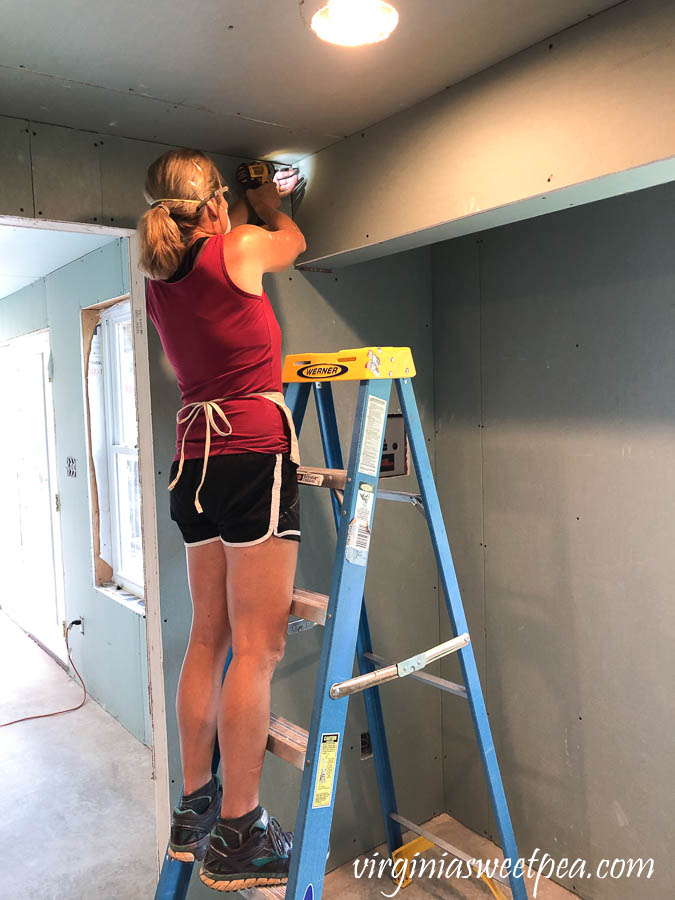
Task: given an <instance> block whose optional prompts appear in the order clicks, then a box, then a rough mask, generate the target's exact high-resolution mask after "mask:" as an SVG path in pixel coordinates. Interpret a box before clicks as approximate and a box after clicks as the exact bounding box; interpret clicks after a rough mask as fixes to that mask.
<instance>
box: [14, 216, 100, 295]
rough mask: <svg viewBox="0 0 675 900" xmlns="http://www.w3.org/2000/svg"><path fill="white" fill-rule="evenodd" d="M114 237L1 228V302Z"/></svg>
mask: <svg viewBox="0 0 675 900" xmlns="http://www.w3.org/2000/svg"><path fill="white" fill-rule="evenodd" d="M112 240H115V238H111V237H109V236H107V235H98V234H73V233H72V232H68V231H50V230H48V229H46V228H14V227H11V226H8V225H0V299H1V298H2V297H6V296H7V295H8V294H13V293H14V291H18V290H19V289H20V288H22V287H26V285H28V284H32V283H33V282H34V281H37V280H38V279H39V278H42V277H43V276H44V275H49V273H50V272H54V271H55V270H56V269H60V268H61V266H65V265H67V264H68V263H69V262H72V261H73V260H74V259H78V258H79V257H80V256H84V255H85V253H91V251H92V250H96V249H97V248H98V247H102V246H103V245H104V244H109V243H110V242H111V241H112Z"/></svg>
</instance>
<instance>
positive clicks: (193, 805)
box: [178, 775, 218, 816]
mask: <svg viewBox="0 0 675 900" xmlns="http://www.w3.org/2000/svg"><path fill="white" fill-rule="evenodd" d="M217 790H218V782H217V781H216V777H215V775H212V776H211V780H210V781H207V783H206V784H205V785H204V786H203V787H200V788H198V790H196V791H193V792H192V793H191V794H184V795H183V796H182V797H181V801H180V803H179V804H178V807H179V809H183V810H186V809H191V810H192V812H196V813H197V814H198V815H200V816H201V815H203V813H205V812H206V810H207V809H208V808H209V806H210V805H211V803H212V802H213V798H214V796H215V794H216V791H217Z"/></svg>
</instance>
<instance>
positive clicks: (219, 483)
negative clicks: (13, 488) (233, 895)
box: [139, 150, 305, 891]
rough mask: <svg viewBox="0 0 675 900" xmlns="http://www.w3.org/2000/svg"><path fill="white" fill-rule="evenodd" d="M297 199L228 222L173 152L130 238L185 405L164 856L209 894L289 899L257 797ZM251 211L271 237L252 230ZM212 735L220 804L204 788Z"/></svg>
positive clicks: (265, 718) (289, 431)
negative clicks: (169, 813)
mask: <svg viewBox="0 0 675 900" xmlns="http://www.w3.org/2000/svg"><path fill="white" fill-rule="evenodd" d="M296 183H297V172H295V170H286V172H283V173H279V174H278V176H277V178H276V179H275V183H274V184H265V185H262V186H261V187H259V188H257V189H255V190H250V191H247V192H246V201H240V202H239V203H237V204H235V205H234V206H233V207H232V209H230V208H229V207H228V202H227V189H226V187H225V186H224V185H223V184H222V183H221V179H220V176H219V174H218V171H217V170H216V168H215V166H214V165H213V162H212V161H211V160H210V159H209V158H208V157H207V156H206V155H204V154H203V153H200V152H198V151H194V150H171V151H169V152H168V153H165V154H164V156H162V157H160V158H159V159H158V160H156V161H155V162H154V163H153V164H152V165H151V166H150V168H149V169H148V173H147V178H146V199H147V200H148V201H149V202H150V204H151V208H150V209H149V210H148V212H146V213H145V215H144V216H143V217H142V219H141V221H140V223H139V233H140V240H141V264H142V266H143V268H144V269H145V271H146V272H147V274H148V275H149V277H150V279H151V280H150V281H149V282H148V288H147V309H148V315H149V317H150V318H151V319H152V321H153V322H154V324H155V326H156V328H157V330H158V332H159V335H160V338H161V341H162V345H163V347H164V350H165V353H166V355H167V357H168V359H169V361H170V362H171V364H172V366H173V368H174V370H175V372H176V376H177V379H178V384H179V387H180V390H181V394H182V399H183V404H184V406H183V408H182V409H181V410H180V412H179V414H178V416H177V445H176V455H175V457H174V462H173V466H172V471H171V484H170V490H171V517H172V519H174V521H175V522H176V523H177V525H178V527H179V528H180V530H181V532H182V535H183V539H184V541H185V545H186V554H187V569H188V581H189V585H190V594H191V597H192V605H193V618H192V628H191V631H190V640H189V644H188V648H187V653H186V655H185V660H184V662H183V667H182V670H181V675H180V680H179V684H178V694H177V698H176V712H177V717H178V729H179V734H180V752H181V760H182V765H183V779H184V788H183V794H182V796H181V800H180V803H179V804H178V806H177V807H176V808H175V809H174V812H173V819H172V825H171V839H170V844H169V853H170V855H171V856H173V857H175V858H177V859H180V860H186V861H191V860H194V859H203V863H202V869H201V878H202V881H203V882H204V883H205V884H207V885H209V886H210V887H213V888H215V889H216V890H225V891H233V890H238V889H240V888H241V887H244V886H246V887H251V886H254V885H261V884H281V883H284V882H285V881H286V880H287V876H288V867H289V855H290V850H291V846H292V834H290V833H288V832H285V831H283V830H282V828H281V826H280V825H279V823H278V822H277V821H276V819H272V818H270V817H269V816H268V814H267V812H266V810H264V809H263V808H262V807H261V806H260V805H259V798H258V788H259V782H260V775H261V770H262V764H263V757H264V754H265V745H266V741H267V733H268V728H269V715H270V679H271V677H272V673H273V672H274V668H275V666H276V664H277V663H278V662H279V660H280V659H281V657H282V656H283V652H284V646H285V637H286V629H287V624H288V615H289V611H290V605H291V598H292V592H293V580H294V575H295V567H296V561H297V553H298V541H299V540H300V525H299V506H298V488H297V476H296V469H297V463H298V461H299V460H298V457H297V442H296V440H295V433H294V431H293V424H292V420H291V419H290V414H289V412H288V409H287V408H286V407H285V404H284V403H283V395H282V394H281V390H282V384H281V332H280V329H279V326H278V324H277V321H276V319H275V317H274V313H273V311H272V308H271V306H270V303H269V300H268V298H267V296H266V294H265V292H264V291H263V288H262V276H263V274H264V273H265V272H277V271H281V270H283V269H285V268H286V267H287V266H289V265H291V264H292V263H293V262H294V260H295V259H296V257H297V256H298V255H299V254H300V253H302V251H303V250H304V249H305V241H304V238H303V236H302V233H301V232H300V230H299V229H298V227H297V226H296V225H295V224H294V222H293V221H292V219H290V218H289V217H288V216H286V215H284V214H283V213H282V212H280V211H279V205H280V196H281V195H284V194H286V193H289V192H290V191H291V190H292V189H293V188H294V187H295V185H296ZM251 210H252V211H253V212H254V213H256V214H257V216H258V217H259V219H261V220H262V221H263V222H264V223H265V225H266V226H267V227H266V228H260V227H257V226H254V225H248V224H247V221H248V218H249V212H250V211H251ZM230 647H231V648H232V662H231V664H230V667H229V669H228V673H227V678H226V679H225V681H224V682H223V683H222V686H221V678H222V672H223V667H224V664H225V660H226V656H227V652H228V650H229V648H230ZM216 732H217V734H218V737H219V743H220V749H221V754H222V771H223V782H224V783H223V786H222V788H221V785H220V783H219V781H218V778H217V776H213V777H212V775H211V757H212V752H213V746H214V740H215V737H216Z"/></svg>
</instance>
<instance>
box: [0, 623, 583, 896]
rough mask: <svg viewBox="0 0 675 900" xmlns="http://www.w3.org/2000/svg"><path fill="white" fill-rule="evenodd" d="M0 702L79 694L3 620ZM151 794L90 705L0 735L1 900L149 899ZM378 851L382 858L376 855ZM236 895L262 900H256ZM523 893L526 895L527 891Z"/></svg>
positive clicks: (546, 887)
mask: <svg viewBox="0 0 675 900" xmlns="http://www.w3.org/2000/svg"><path fill="white" fill-rule="evenodd" d="M0 691H1V693H0V723H1V722H7V721H9V720H11V719H14V718H18V717H19V716H23V715H32V714H35V713H41V712H51V711H52V710H57V709H63V708H65V707H67V706H75V705H76V704H77V703H78V702H79V700H80V697H81V689H80V687H79V686H78V685H76V684H75V682H73V681H72V680H71V679H70V678H69V677H68V676H67V675H66V673H65V672H64V671H63V669H62V668H61V667H60V666H59V665H57V663H55V662H54V661H53V660H52V659H51V657H50V656H48V655H47V654H46V653H44V652H43V651H42V650H41V649H40V648H39V647H38V646H37V644H35V643H34V642H33V641H32V640H31V639H30V638H28V637H27V636H26V635H25V634H24V632H23V631H21V629H19V628H18V627H17V626H16V625H15V624H14V623H13V622H12V621H11V619H9V618H8V617H7V616H6V615H4V613H2V612H0ZM153 795H154V788H153V782H152V768H151V758H150V751H149V750H148V749H147V748H146V747H144V746H143V744H141V743H140V742H139V741H138V740H137V739H136V738H135V737H133V736H132V735H131V734H129V732H128V731H126V729H124V728H123V727H122V726H121V725H120V724H119V723H118V722H117V721H116V720H115V719H113V718H112V717H111V716H109V715H108V714H107V713H106V712H104V710H103V709H101V707H100V706H99V705H98V704H97V703H96V702H94V701H93V700H91V699H89V700H87V703H86V704H85V706H84V707H83V708H82V709H81V710H78V711H77V712H73V713H67V714H66V715H63V716H55V717H52V718H50V719H38V720H36V721H32V722H21V723H19V724H17V725H12V726H10V727H8V728H0V796H1V797H2V799H3V810H4V814H3V815H2V817H1V818H0V846H2V848H3V853H2V857H3V858H2V876H1V878H0V900H38V898H39V900H66V898H67V900H92V898H104V900H113V898H114V900H150V898H152V897H153V896H154V891H155V885H156V878H157V872H156V866H155V821H154V800H153ZM426 827H427V828H428V829H429V830H430V831H432V832H434V833H435V834H437V835H438V836H439V837H442V838H443V839H444V840H445V841H447V842H448V843H450V844H452V845H454V846H456V847H460V848H461V849H462V850H465V851H466V852H467V853H471V854H473V855H475V856H476V857H477V858H479V859H494V858H496V857H498V856H499V851H498V848H497V847H496V846H495V845H494V844H492V843H491V842H490V841H488V840H487V839H486V838H483V837H480V836H479V835H476V834H474V833H473V832H471V831H469V830H468V829H466V828H464V827H463V826H462V825H460V824H459V822H456V821H455V820H454V819H452V818H450V816H447V815H442V816H438V817H437V818H436V819H433V820H432V821H431V822H429V823H426ZM413 837H414V835H412V834H408V835H407V840H411V839H412V838H413ZM377 849H378V852H379V854H380V855H379V857H378V858H379V859H381V858H383V857H384V856H385V855H386V850H385V847H384V845H382V846H381V847H378V848H377ZM373 855H374V854H373V852H371V853H369V854H367V856H368V858H371V859H372V858H373ZM434 856H435V857H436V858H437V859H441V858H442V854H441V852H440V851H438V850H429V851H427V852H426V853H425V854H424V858H425V859H426V858H431V857H434ZM361 859H362V860H363V859H364V857H361ZM395 890H396V886H395V884H393V882H392V881H391V880H390V879H389V878H387V877H386V875H385V876H384V877H383V878H382V879H378V878H372V879H368V878H367V877H365V876H364V877H362V878H359V879H357V878H355V877H354V865H353V863H348V864H346V865H344V866H341V867H340V868H339V869H336V870H335V871H333V872H330V873H329V874H328V875H327V876H326V880H325V883H324V889H323V897H324V898H325V900H380V898H382V896H383V895H384V894H388V895H391V894H394V892H395ZM242 893H243V895H244V896H245V897H246V898H247V900H262V895H261V894H260V893H259V892H257V891H245V892H242ZM528 893H529V895H530V897H533V896H534V895H533V891H532V885H530V886H529V887H528ZM503 895H504V897H505V898H510V896H511V894H510V891H506V890H503ZM279 896H283V893H282V892H279ZM396 896H397V897H401V898H403V900H425V898H447V900H490V898H492V897H493V894H492V892H491V891H490V889H489V888H488V887H487V885H486V884H484V883H483V882H479V881H477V880H476V879H471V880H448V879H445V878H443V879H442V880H439V879H437V878H436V879H434V878H429V877H428V875H425V876H422V877H420V878H416V879H415V880H414V881H413V882H412V884H410V885H409V886H408V887H406V888H405V889H404V890H401V891H398V893H396ZM573 896H574V895H573V894H570V893H569V892H567V891H565V890H563V889H562V888H561V887H559V886H558V885H555V884H553V883H550V882H545V881H542V882H541V884H540V885H539V890H538V892H537V900H569V898H571V897H573Z"/></svg>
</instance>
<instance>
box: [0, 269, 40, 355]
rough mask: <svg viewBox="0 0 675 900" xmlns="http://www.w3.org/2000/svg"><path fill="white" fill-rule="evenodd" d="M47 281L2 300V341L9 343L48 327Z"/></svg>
mask: <svg viewBox="0 0 675 900" xmlns="http://www.w3.org/2000/svg"><path fill="white" fill-rule="evenodd" d="M47 324H48V323H47V288H46V285H45V279H44V278H40V279H39V280H38V281H34V282H33V283H32V284H29V285H27V286H26V287H25V288H21V290H20V291H15V292H14V293H13V294H10V295H9V296H8V297H4V298H3V299H2V300H0V340H3V341H8V340H10V339H11V338H15V337H19V336H20V335H22V334H30V332H31V331H40V330H41V329H42V328H46V327H47Z"/></svg>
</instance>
